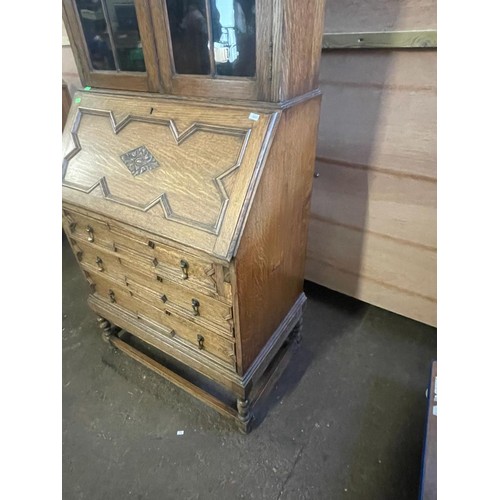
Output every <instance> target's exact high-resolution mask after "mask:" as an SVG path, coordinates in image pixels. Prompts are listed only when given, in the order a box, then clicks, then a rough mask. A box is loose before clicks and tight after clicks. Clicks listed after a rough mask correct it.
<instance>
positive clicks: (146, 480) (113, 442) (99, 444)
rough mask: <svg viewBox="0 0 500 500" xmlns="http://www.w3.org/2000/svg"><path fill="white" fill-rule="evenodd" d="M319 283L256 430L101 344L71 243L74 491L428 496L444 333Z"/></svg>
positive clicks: (66, 440)
mask: <svg viewBox="0 0 500 500" xmlns="http://www.w3.org/2000/svg"><path fill="white" fill-rule="evenodd" d="M305 290H306V294H307V296H308V298H309V301H308V306H307V309H306V312H305V317H304V330H303V342H302V344H301V346H300V348H299V349H298V350H297V352H295V354H294V356H293V358H292V360H291V363H290V365H289V367H288V368H287V369H286V371H285V372H284V374H283V376H282V378H281V379H280V381H279V383H278V385H277V386H276V388H275V389H274V390H273V392H271V394H270V395H269V397H268V398H267V399H266V400H265V401H264V404H263V405H262V408H261V409H260V411H259V412H258V414H257V422H258V426H257V428H255V429H254V430H253V431H252V432H251V433H250V434H249V435H248V436H244V435H242V434H240V433H239V432H238V431H237V430H236V428H235V427H234V425H233V424H232V422H230V421H228V420H227V419H225V418H224V417H222V416H219V415H218V414H217V413H216V412H214V411H213V410H211V409H209V408H207V407H205V406H204V405H203V404H202V403H201V402H198V401H197V400H195V399H194V398H192V397H190V396H189V395H187V394H185V393H184V392H183V391H181V390H179V389H177V388H175V387H173V386H172V385H171V384H170V383H168V382H166V381H164V380H163V379H162V378H160V377H159V376H157V375H156V374H154V373H151V372H150V371H148V370H147V369H145V368H143V367H141V366H140V365H139V364H138V363H137V362H135V361H133V360H131V359H128V358H126V357H125V356H124V355H123V354H120V353H115V352H114V351H113V350H112V349H110V348H109V347H107V346H106V345H105V344H104V343H103V342H102V341H101V337H100V331H99V330H98V328H97V324H96V321H95V315H94V314H93V313H92V312H91V311H90V310H89V308H88V307H87V305H86V295H87V285H86V283H85V280H84V278H83V276H82V274H81V273H80V271H79V270H78V267H77V264H76V262H75V259H74V258H73V255H72V254H71V250H70V248H69V245H68V243H67V242H66V241H65V240H64V241H63V321H62V324H63V331H62V356H63V393H62V394H63V429H62V432H63V498H64V499H65V500H72V499H89V500H100V499H106V500H115V499H116V500H122V499H129V498H130V499H137V500H138V499H152V500H156V499H172V500H185V499H186V500H187V499H216V500H225V499H228V500H233V499H239V498H244V499H265V500H268V499H269V500H278V499H280V500H285V499H286V500H302V499H314V500H323V499H333V500H335V499H367V500H368V499H369V500H377V499H380V500H392V499H394V500H404V499H416V498H417V497H418V488H419V477H420V464H421V453H422V443H423V434H424V426H425V412H426V398H425V390H426V388H427V384H428V381H429V376H430V367H431V362H432V360H433V359H435V357H436V330H435V329H434V328H431V327H428V326H425V325H423V324H420V323H417V322H415V321H412V320H409V319H407V318H403V317H401V316H398V315H395V314H392V313H390V312H387V311H384V310H382V309H378V308H376V307H373V306H369V305H367V304H364V303H361V302H359V301H356V300H353V299H350V298H347V297H345V296H343V295H340V294H337V293H334V292H331V291H329V290H327V289H325V288H322V287H319V286H316V285H313V284H311V283H306V289H305ZM264 417H265V418H264ZM179 430H183V431H184V435H182V436H178V435H177V431H179Z"/></svg>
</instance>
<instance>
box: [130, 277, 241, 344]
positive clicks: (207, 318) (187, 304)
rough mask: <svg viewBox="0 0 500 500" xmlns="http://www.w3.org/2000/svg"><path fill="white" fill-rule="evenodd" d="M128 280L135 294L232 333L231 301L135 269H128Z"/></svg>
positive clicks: (181, 314)
mask: <svg viewBox="0 0 500 500" xmlns="http://www.w3.org/2000/svg"><path fill="white" fill-rule="evenodd" d="M126 283H127V286H128V288H129V290H130V291H131V292H132V293H133V294H134V295H137V296H139V297H141V298H143V299H144V300H147V301H148V302H150V303H151V304H152V305H154V306H155V307H162V308H163V307H164V308H165V309H166V310H168V311H170V312H171V313H172V314H175V315H180V316H182V317H183V318H184V319H186V320H187V321H190V322H194V323H196V324H198V325H200V326H203V327H205V328H209V329H211V330H214V331H215V332H217V333H219V332H220V333H221V334H223V335H227V336H230V337H233V313H232V307H231V306H230V305H228V304H226V303H224V302H221V301H219V300H216V299H214V298H212V297H209V296H206V295H203V294H201V293H197V292H196V291H194V290H190V289H188V288H184V287H182V286H179V285H177V284H175V283H172V282H170V281H168V280H161V281H160V280H158V278H154V279H152V278H147V277H146V276H141V275H139V274H136V273H134V272H132V271H131V272H128V273H127V272H126Z"/></svg>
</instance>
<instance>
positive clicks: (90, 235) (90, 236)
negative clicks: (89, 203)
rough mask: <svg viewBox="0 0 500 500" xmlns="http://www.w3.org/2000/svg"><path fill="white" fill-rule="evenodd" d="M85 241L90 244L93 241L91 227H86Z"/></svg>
mask: <svg viewBox="0 0 500 500" xmlns="http://www.w3.org/2000/svg"><path fill="white" fill-rule="evenodd" d="M86 231H87V234H88V236H87V240H88V241H90V243H92V242H93V241H94V230H93V229H92V226H87V229H86Z"/></svg>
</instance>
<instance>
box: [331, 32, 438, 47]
mask: <svg viewBox="0 0 500 500" xmlns="http://www.w3.org/2000/svg"><path fill="white" fill-rule="evenodd" d="M322 48H323V50H333V49H435V48H437V31H436V30H420V31H418V30H415V31H414V30H408V31H370V32H363V33H325V34H324V35H323V45H322Z"/></svg>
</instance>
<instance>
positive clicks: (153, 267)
mask: <svg viewBox="0 0 500 500" xmlns="http://www.w3.org/2000/svg"><path fill="white" fill-rule="evenodd" d="M323 9H324V1H323V0H318V1H313V0H300V1H299V0H274V1H259V0H246V1H245V0H240V1H225V0H203V1H189V0H188V1H176V0H163V1H162V0H150V1H145V0H135V1H133V0H128V1H127V0H120V1H119V2H116V1H112V0H99V1H97V2H96V1H87V0H64V1H63V14H64V20H65V24H66V27H67V31H68V35H69V37H70V40H71V44H72V48H73V51H74V54H75V59H76V61H77V64H78V67H79V72H80V77H81V80H82V82H83V84H84V85H86V87H85V89H82V90H81V91H79V92H77V93H76V94H75V96H74V97H73V100H72V106H71V109H70V112H69V115H68V120H67V124H66V126H65V129H64V133H63V140H62V149H63V151H62V156H63V163H62V195H63V204H62V212H63V213H62V215H63V217H62V218H63V228H64V231H65V233H66V235H67V238H68V240H69V242H70V244H71V247H72V250H73V252H74V254H75V257H76V259H77V260H78V262H79V265H80V268H81V270H82V272H83V275H84V277H85V279H86V280H87V282H88V285H89V298H88V304H89V306H90V307H91V308H92V310H93V311H95V313H96V314H97V316H98V322H99V324H100V327H101V328H102V330H103V337H104V339H105V340H106V341H107V342H109V343H110V344H112V345H113V346H114V347H116V348H118V349H120V350H121V351H123V352H124V353H126V354H127V355H129V356H131V357H132V358H134V359H136V360H137V361H139V362H141V363H142V364H144V365H146V366H148V367H149V368H151V369H152V370H154V371H155V372H157V373H158V374H160V375H162V376H163V377H165V378H166V379H167V380H170V381H171V382H173V383H174V384H176V385H178V386H180V387H182V388H183V389H185V390H186V391H188V392H189V393H190V394H192V395H193V396H195V397H197V398H199V399H201V400H203V401H204V402H205V403H207V404H208V405H209V406H211V407H212V408H214V409H216V410H217V411H219V412H221V413H223V414H224V415H227V416H230V417H233V418H234V420H235V422H237V424H238V426H239V428H240V429H241V430H243V431H245V432H247V431H248V430H249V429H250V424H251V421H252V406H253V404H254V403H255V402H256V400H257V399H258V397H259V395H260V394H261V393H262V392H263V391H264V389H265V388H266V386H268V385H269V384H270V382H271V381H273V380H274V379H275V377H276V376H278V375H279V373H280V370H282V367H283V366H285V363H286V362H287V361H288V359H289V358H290V353H291V352H292V351H293V349H291V347H292V346H293V345H294V344H295V343H296V342H297V341H298V340H300V330H301V321H302V310H303V307H304V303H305V301H306V298H305V296H304V293H303V291H302V287H303V279H304V264H305V252H306V240H307V223H308V213H309V204H310V196H311V187H312V177H313V168H314V158H315V147H316V135H317V126H318V120H319V109H320V100H321V96H320V92H319V90H318V88H317V81H318V65H319V57H320V51H321V38H322V31H323V29H322V28H323V24H322V23H323ZM154 353H159V354H161V355H162V356H163V357H162V358H161V361H159V359H160V358H159V357H158V356H155V354H154ZM169 359H171V360H172V361H173V363H172V364H169V362H168V360H169ZM179 365H181V366H183V367H185V368H186V371H184V370H181V371H179V370H178V369H176V366H177V367H178V366H179ZM188 372H189V373H190V374H194V375H195V376H194V377H193V376H188V375H187V373H188ZM212 388H213V390H212ZM222 393H224V397H222V396H221V394H222Z"/></svg>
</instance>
